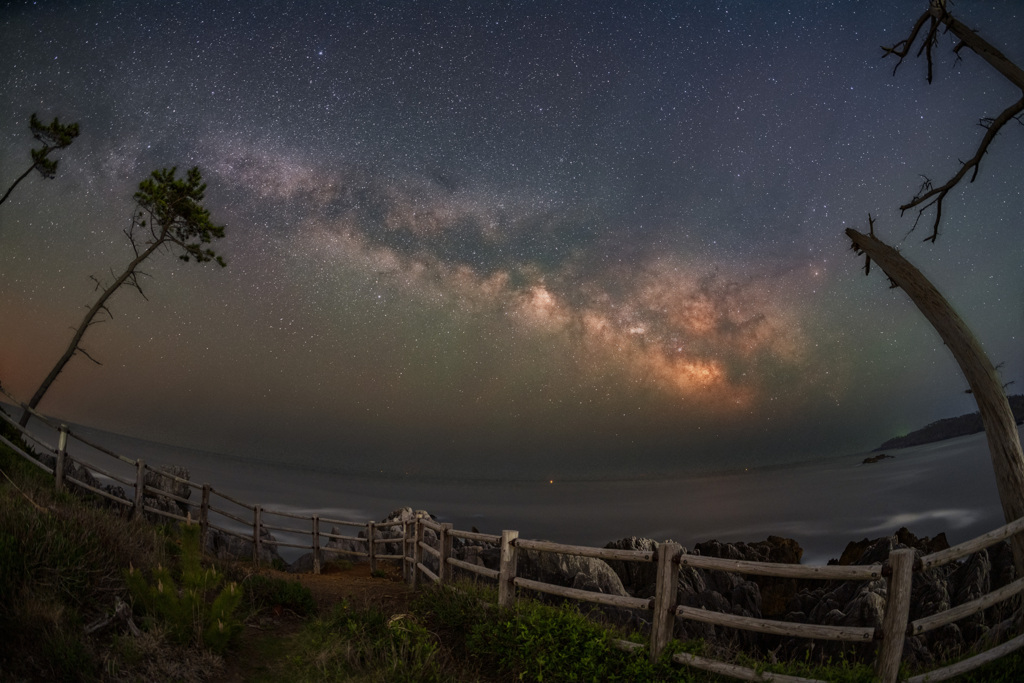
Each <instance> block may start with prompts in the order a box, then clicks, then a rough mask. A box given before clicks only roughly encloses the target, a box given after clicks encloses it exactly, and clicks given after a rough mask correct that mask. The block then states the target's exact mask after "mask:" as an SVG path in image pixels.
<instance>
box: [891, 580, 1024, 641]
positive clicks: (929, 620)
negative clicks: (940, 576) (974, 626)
mask: <svg viewBox="0 0 1024 683" xmlns="http://www.w3.org/2000/svg"><path fill="white" fill-rule="evenodd" d="M1021 591H1024V577H1021V578H1019V579H1017V580H1016V581H1013V582H1011V583H1008V584H1006V585H1005V586H1003V587H1002V588H997V589H996V590H994V591H992V592H991V593H986V594H985V595H982V596H981V597H980V598H976V599H975V600H971V601H970V602H965V603H963V604H960V605H957V606H956V607H951V608H949V609H947V610H945V611H943V612H937V613H935V614H932V615H930V616H927V617H922V618H920V619H918V620H916V621H912V622H910V625H909V627H908V629H909V631H910V633H911V634H913V635H915V636H916V635H920V634H922V633H927V632H928V631H931V630H933V629H936V628H939V627H942V626H945V625H946V624H952V623H953V622H954V621H960V620H961V619H964V618H966V617H969V616H971V615H973V614H977V613H978V612H982V611H984V610H986V609H988V608H989V607H991V606H992V605H995V604H997V603H1000V602H1002V601H1003V600H1007V599H1009V598H1012V597H1013V596H1014V595H1017V594H1018V593H1020V592H1021Z"/></svg>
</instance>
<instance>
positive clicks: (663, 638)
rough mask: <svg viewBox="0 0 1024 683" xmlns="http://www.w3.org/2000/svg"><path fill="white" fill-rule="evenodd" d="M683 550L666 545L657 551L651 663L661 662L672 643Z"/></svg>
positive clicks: (677, 546)
mask: <svg viewBox="0 0 1024 683" xmlns="http://www.w3.org/2000/svg"><path fill="white" fill-rule="evenodd" d="M682 553H683V547H682V546H681V545H679V544H678V543H672V542H665V543H662V544H661V545H659V546H658V549H657V551H655V555H656V559H657V561H658V575H657V579H656V582H655V588H654V607H653V612H654V613H653V614H652V615H651V663H652V664H653V663H654V662H657V661H658V658H659V657H661V653H662V652H663V651H664V650H665V646H667V645H668V643H669V641H670V640H672V634H673V632H674V631H675V625H676V595H677V594H678V591H679V588H678V586H679V558H680V556H681V555H682Z"/></svg>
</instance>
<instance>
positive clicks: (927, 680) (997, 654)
mask: <svg viewBox="0 0 1024 683" xmlns="http://www.w3.org/2000/svg"><path fill="white" fill-rule="evenodd" d="M1022 646H1024V634H1021V635H1019V636H1017V637H1016V638H1011V639H1010V640H1008V641H1006V642H1005V643H1003V644H1001V645H996V646H995V647H992V648H989V649H988V650H985V651H984V652H982V653H979V654H976V655H974V656H973V657H968V658H967V659H962V660H960V661H959V662H956V663H955V664H950V665H949V666H944V667H942V668H940V669H933V670H931V671H929V672H928V673H924V674H920V675H918V676H911V677H910V678H908V679H907V680H906V682H905V683H933V682H934V681H946V680H949V679H950V678H953V677H955V676H959V675H960V674H964V673H967V672H968V671H974V670H975V669H977V668H978V667H980V666H984V665H985V664H988V663H989V662H994V661H996V660H997V659H999V658H1001V657H1005V656H1006V655H1008V654H1010V653H1011V652H1016V651H1017V650H1019V649H1020V648H1021V647H1022Z"/></svg>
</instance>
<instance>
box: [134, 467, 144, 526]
mask: <svg viewBox="0 0 1024 683" xmlns="http://www.w3.org/2000/svg"><path fill="white" fill-rule="evenodd" d="M145 475H146V465H145V464H144V463H143V462H142V458H139V459H138V460H136V461H135V507H134V511H133V513H134V515H135V516H136V517H141V516H142V513H143V512H144V510H143V505H145V504H146V493H145V488H146V477H145Z"/></svg>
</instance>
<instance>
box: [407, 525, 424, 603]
mask: <svg viewBox="0 0 1024 683" xmlns="http://www.w3.org/2000/svg"><path fill="white" fill-rule="evenodd" d="M414 529H415V533H414V534H413V542H412V576H411V577H410V579H409V585H410V586H412V589H413V590H416V587H417V586H418V585H419V578H420V563H421V562H423V546H421V545H420V543H423V532H424V531H425V527H424V526H423V517H422V515H416V526H415V527H414Z"/></svg>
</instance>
